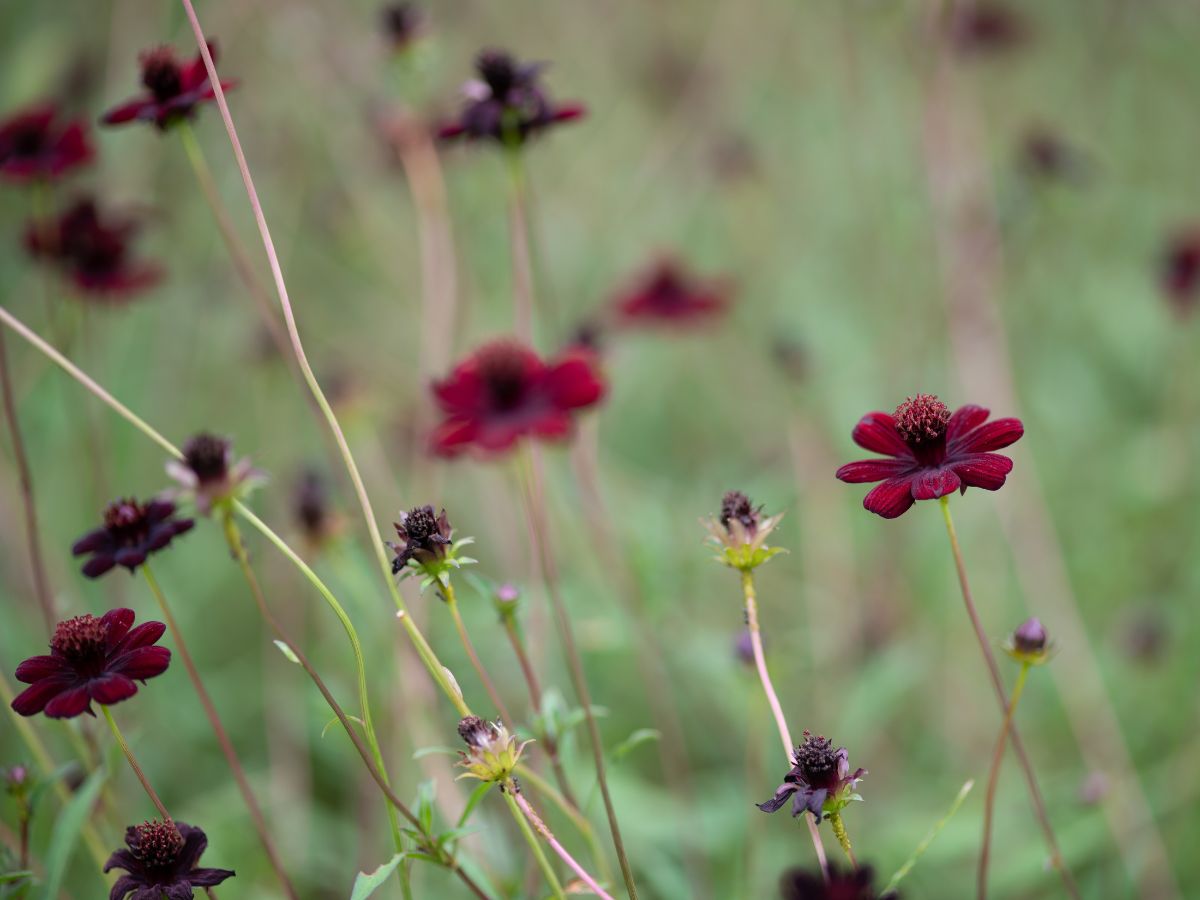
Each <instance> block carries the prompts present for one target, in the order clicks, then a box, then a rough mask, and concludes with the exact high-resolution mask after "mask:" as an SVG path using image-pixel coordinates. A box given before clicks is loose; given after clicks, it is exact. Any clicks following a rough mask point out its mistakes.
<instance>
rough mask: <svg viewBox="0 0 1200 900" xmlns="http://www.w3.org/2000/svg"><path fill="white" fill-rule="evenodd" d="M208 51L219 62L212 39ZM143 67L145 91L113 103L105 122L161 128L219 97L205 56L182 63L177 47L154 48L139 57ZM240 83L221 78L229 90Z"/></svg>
mask: <svg viewBox="0 0 1200 900" xmlns="http://www.w3.org/2000/svg"><path fill="white" fill-rule="evenodd" d="M208 52H209V53H210V54H212V58H213V64H214V65H215V64H216V62H217V45H216V44H215V43H213V42H211V41H210V42H209V45H208ZM138 61H139V62H140V63H141V66H142V85H143V87H145V88H146V93H144V94H142V95H141V96H140V97H134V98H133V99H132V100H128V101H126V102H125V103H122V104H121V105H120V106H114V107H113V108H112V109H110V110H109V111H108V112H106V113H105V114H104V115H103V116H102V117H101V119H100V122H101V123H102V124H104V125H124V124H126V123H127V122H137V121H140V122H153V123H154V124H155V125H156V126H157V127H158V128H159V129H160V130H166V129H167V128H169V127H170V126H171V125H174V124H175V123H177V122H181V121H183V120H185V119H190V118H191V117H192V116H193V115H194V114H195V111H196V107H197V106H199V105H200V104H201V103H207V102H209V101H211V100H215V99H216V96H217V94H216V91H215V90H214V89H213V86H212V83H211V82H210V81H209V80H208V70H207V69H205V67H204V57H203V56H201V55H200V54H198V53H197V54H196V58H195V59H193V60H191V61H190V62H180V60H179V58H178V57H177V56H176V54H175V48H174V47H169V46H162V47H155V48H154V49H153V50H147V51H145V52H144V53H142V55H141V56H140V57H139V58H138ZM236 86H237V82H234V81H222V82H221V87H222V88H223V89H224V90H226V91H228V90H231V89H232V88H234V87H236Z"/></svg>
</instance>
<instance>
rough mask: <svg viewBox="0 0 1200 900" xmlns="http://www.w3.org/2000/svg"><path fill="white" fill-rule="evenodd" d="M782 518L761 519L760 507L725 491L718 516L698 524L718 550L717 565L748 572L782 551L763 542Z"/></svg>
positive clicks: (733, 492)
mask: <svg viewBox="0 0 1200 900" xmlns="http://www.w3.org/2000/svg"><path fill="white" fill-rule="evenodd" d="M782 518H783V513H779V514H778V515H774V516H765V517H764V516H763V514H762V507H761V506H755V505H754V504H753V503H752V502H751V501H750V498H749V497H747V496H746V495H745V494H743V493H742V492H741V491H729V492H728V493H726V494H725V496H724V497H723V498H722V499H721V513H720V515H718V516H711V517H709V518H707V519H701V520H700V524H701V525H703V526H704V527H705V528H707V529H708V533H709V539H710V541H711V542H712V543H713V544H714V545H716V546H717V547H718V548H720V553H719V555H718V556H717V557H716V560H717V562H721V563H724V564H725V565H727V566H729V567H730V568H733V569H740V570H741V571H743V572H749V571H751V570H752V569H756V568H758V567H759V566H761V565H762V564H763V563H765V562H766V561H767V560H769V559H771V557H773V556H775V555H776V554H777V553H783V552H784V551H783V549H782V548H780V547H768V546H767V543H766V541H767V538H768V537H770V536H771V532H772V531H774V530H775V527H776V526H777V525H778V524H779V520H780V519H782Z"/></svg>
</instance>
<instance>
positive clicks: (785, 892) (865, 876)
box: [779, 862, 900, 900]
mask: <svg viewBox="0 0 1200 900" xmlns="http://www.w3.org/2000/svg"><path fill="white" fill-rule="evenodd" d="M874 880H875V873H874V872H873V871H871V867H870V866H860V867H859V868H857V869H848V870H843V869H840V868H839V867H838V865H837V864H836V863H832V862H831V863H830V864H829V881H828V882H826V881H825V877H824V876H823V875H822V874H821V873H820V872H819V871H817V872H809V871H807V870H805V869H791V870H789V871H787V872H784V873H783V878H782V879H780V882H779V890H780V894H781V896H782V897H783V900H876V898H877V897H878V898H879V900H900V896H899V894H896V893H895V892H889V893H887V894H884V895H882V896H880V895H879V894H878V893H877V892H876V890H875V888H874V887H873V886H872V883H873V882H874Z"/></svg>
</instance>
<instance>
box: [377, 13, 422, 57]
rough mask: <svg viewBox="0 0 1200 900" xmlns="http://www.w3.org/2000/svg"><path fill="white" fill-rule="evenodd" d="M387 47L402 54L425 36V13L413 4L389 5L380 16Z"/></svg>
mask: <svg viewBox="0 0 1200 900" xmlns="http://www.w3.org/2000/svg"><path fill="white" fill-rule="evenodd" d="M380 21H381V22H382V24H383V33H384V36H385V37H386V38H387V41H388V46H389V47H391V49H392V51H393V52H395V53H404V52H405V51H406V50H409V49H411V48H412V46H413V44H414V43H416V42H417V41H418V40H420V38H422V37H423V36H424V35H425V27H426V23H425V11H424V10H422V9H421V8H420V7H419V6H417V4H415V3H408V2H402V3H390V4H388V5H387V6H385V7H384V8H383V12H382V14H381V15H380Z"/></svg>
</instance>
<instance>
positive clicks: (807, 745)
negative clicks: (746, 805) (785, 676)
mask: <svg viewBox="0 0 1200 900" xmlns="http://www.w3.org/2000/svg"><path fill="white" fill-rule="evenodd" d="M792 761H793V762H794V763H795V765H793V766H792V769H791V771H790V772H788V773H787V775H785V776H784V779H783V784H781V785H780V786H779V787H778V788H776V789H775V795H774V796H773V797H771V799H770V800H768V801H766V802H765V803H759V804H758V808H759V809H761V810H762V811H763V812H769V813H773V812H775V811H776V810H778V809H781V808H782V807H783V805H784V804H785V803H787V801H788V799H789V798H790V799H791V801H792V816H801V815H803V814H804V813H805V812H810V813H812V814H813V817H814V818H815V819H816V820H817V821H818V822H820V821H821V818H822V817H823V816H824V814H825V813H835V812H838V811H840V810H841V809H842V808H843V807H844V806H845V805H846V804H847V803H849V802H850V800H852V799H854V797H853V791H854V788H855V786H856V785H857V784H858V782H859V781H861V780H862V777H863V776H864V775H866V774H867V770H866V769H855V770H854V772H853V773H851V772H850V756H849V754H848V753H847V752H846V748H845V747H838V748H837V749H834V746H833V742H832V741H830V740H829V739H828V738H826V737H823V736H820V735H818V736H816V737H814V736H813V735H812V734H811V733H810V732H808V731H806V732H804V743H802V744H801V745H800V746H799V747H797V748H796V752H795V753H794V754H793V756H792Z"/></svg>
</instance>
